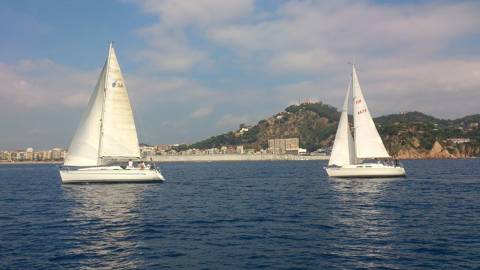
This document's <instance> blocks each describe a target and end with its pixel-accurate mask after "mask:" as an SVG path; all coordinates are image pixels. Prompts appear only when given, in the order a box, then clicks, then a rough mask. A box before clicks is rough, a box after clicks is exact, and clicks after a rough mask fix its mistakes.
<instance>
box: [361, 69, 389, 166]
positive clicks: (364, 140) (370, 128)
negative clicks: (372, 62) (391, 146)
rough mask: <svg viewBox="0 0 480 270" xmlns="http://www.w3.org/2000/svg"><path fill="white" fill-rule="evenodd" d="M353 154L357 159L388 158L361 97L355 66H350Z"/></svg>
mask: <svg viewBox="0 0 480 270" xmlns="http://www.w3.org/2000/svg"><path fill="white" fill-rule="evenodd" d="M352 88H353V123H354V133H355V154H356V157H357V158H358V159H367V158H389V157H390V155H389V154H388V152H387V150H386V149H385V145H384V144H383V142H382V139H381V138H380V135H379V134H378V131H377V128H376V127H375V123H374V122H373V119H372V116H371V115H370V111H369V110H368V107H367V103H366V102H365V98H364V97H363V93H362V89H361V88H360V83H359V81H358V76H357V72H356V70H355V66H353V67H352Z"/></svg>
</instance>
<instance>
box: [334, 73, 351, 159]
mask: <svg viewBox="0 0 480 270" xmlns="http://www.w3.org/2000/svg"><path fill="white" fill-rule="evenodd" d="M350 88H351V81H350V83H349V84H348V89H347V94H346V95H345V100H344V102H343V108H342V114H341V115H340V120H339V122H338V128H337V134H336V135H335V141H334V142H333V147H332V154H331V155H330V160H329V161H328V165H329V166H332V165H337V166H343V165H350V164H355V149H354V143H353V138H352V134H351V132H350V127H349V126H348V101H349V96H350Z"/></svg>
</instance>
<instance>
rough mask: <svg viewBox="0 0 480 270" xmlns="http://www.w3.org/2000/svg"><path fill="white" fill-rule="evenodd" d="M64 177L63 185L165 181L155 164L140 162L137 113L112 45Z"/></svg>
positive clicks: (70, 154)
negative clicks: (134, 113) (132, 104)
mask: <svg viewBox="0 0 480 270" xmlns="http://www.w3.org/2000/svg"><path fill="white" fill-rule="evenodd" d="M135 163H137V164H136V165H135ZM60 177H61V178H62V183H92V182H97V183H113V182H162V181H164V180H165V178H164V177H163V175H162V174H161V173H160V170H158V169H157V168H155V166H154V164H153V163H152V164H145V163H144V162H140V148H139V145H138V138H137V130H136V128H135V122H134V119H133V111H132V107H131V105H130V100H129V98H128V94H127V88H126V86H125V83H124V80H123V75H122V72H121V70H120V65H119V64H118V61H117V56H116V54H115V50H114V49H113V46H112V43H110V44H109V49H108V57H107V60H106V62H105V65H104V66H103V69H102V72H101V73H100V78H99V79H98V81H97V85H96V86H95V91H94V92H93V93H92V96H91V97H90V101H89V103H88V109H87V111H86V113H85V115H84V117H83V119H82V121H81V122H80V124H79V126H78V128H77V131H76V133H75V135H74V137H73V139H72V142H71V143H70V147H69V148H68V153H67V156H66V157H65V163H64V166H63V167H62V168H61V169H60Z"/></svg>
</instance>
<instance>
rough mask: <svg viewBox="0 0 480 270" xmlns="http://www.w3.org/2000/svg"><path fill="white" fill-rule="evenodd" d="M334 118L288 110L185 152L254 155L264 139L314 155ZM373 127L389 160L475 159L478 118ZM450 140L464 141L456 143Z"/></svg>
mask: <svg viewBox="0 0 480 270" xmlns="http://www.w3.org/2000/svg"><path fill="white" fill-rule="evenodd" d="M339 117H340V113H339V111H338V110H337V109H336V108H335V107H333V106H330V105H327V104H323V103H321V102H319V103H304V104H300V105H291V106H289V107H287V108H286V109H285V110H284V111H283V112H280V113H277V114H275V115H273V116H272V117H269V118H267V119H264V120H261V121H259V122H258V123H257V124H256V125H254V126H252V127H249V129H248V131H246V132H240V130H239V131H231V132H228V133H225V134H221V135H217V136H213V137H210V138H208V139H206V140H202V141H200V142H197V143H194V144H192V145H189V146H188V147H189V148H199V149H207V148H218V147H221V146H234V145H244V147H245V148H252V149H256V150H259V149H262V148H263V149H265V148H267V145H268V139H272V138H292V137H298V138H300V147H302V148H306V149H307V151H314V150H316V149H318V148H328V147H331V145H332V143H333V140H334V137H335V132H336V129H337V125H338V120H339ZM350 120H351V119H350ZM374 121H375V123H376V125H377V128H378V130H379V133H380V135H381V137H382V139H383V141H384V143H385V146H386V147H387V150H388V151H389V152H390V154H391V155H393V156H398V157H403V158H422V157H428V156H429V155H431V154H432V151H433V150H434V151H436V152H441V153H442V155H444V156H442V157H470V156H478V155H480V128H479V123H480V115H470V116H465V117H462V118H459V119H455V120H448V119H438V118H435V117H433V116H429V115H426V114H424V113H421V112H407V113H400V114H391V115H386V116H381V117H377V118H375V119H374ZM350 122H351V121H350ZM452 138H465V139H469V140H470V141H469V142H462V143H458V142H455V140H451V139H452ZM433 148H435V149H433ZM432 149H433V150H432Z"/></svg>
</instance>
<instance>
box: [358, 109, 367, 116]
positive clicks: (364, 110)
mask: <svg viewBox="0 0 480 270" xmlns="http://www.w3.org/2000/svg"><path fill="white" fill-rule="evenodd" d="M366 112H367V109H366V108H363V109H361V110H359V111H358V112H357V115H359V114H362V113H366Z"/></svg>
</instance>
